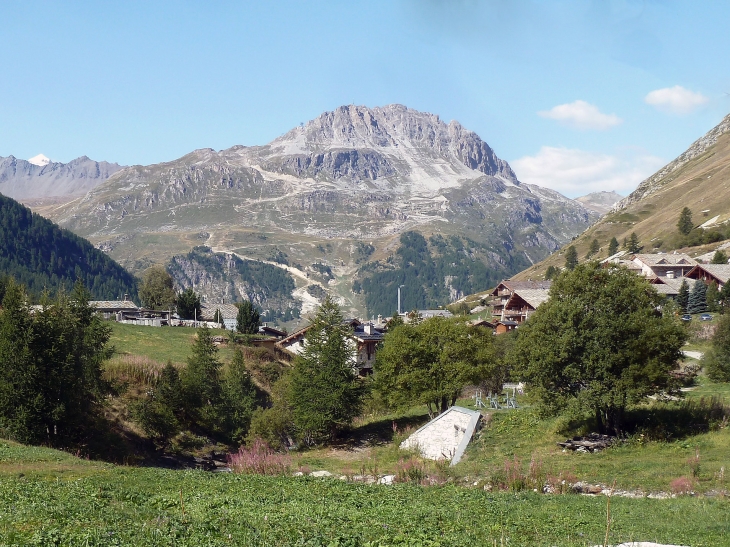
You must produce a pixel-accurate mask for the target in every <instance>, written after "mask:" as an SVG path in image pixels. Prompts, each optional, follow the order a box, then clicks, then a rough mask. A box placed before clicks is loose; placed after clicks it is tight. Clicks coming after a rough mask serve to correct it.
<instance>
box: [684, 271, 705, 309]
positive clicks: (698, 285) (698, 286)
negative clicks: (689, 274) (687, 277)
mask: <svg viewBox="0 0 730 547" xmlns="http://www.w3.org/2000/svg"><path fill="white" fill-rule="evenodd" d="M705 311H707V285H705V282H704V281H702V280H701V279H698V280H697V281H695V283H694V285H693V286H692V291H691V292H690V293H689V304H687V313H703V312H705Z"/></svg>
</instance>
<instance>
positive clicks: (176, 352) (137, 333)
mask: <svg viewBox="0 0 730 547" xmlns="http://www.w3.org/2000/svg"><path fill="white" fill-rule="evenodd" d="M109 324H110V325H111V327H112V338H111V341H110V343H111V344H112V345H113V346H114V348H115V349H116V351H117V354H118V356H124V355H141V356H144V357H147V358H149V359H152V360H153V361H156V362H158V363H161V364H162V365H164V364H165V363H167V361H172V363H173V364H179V365H182V364H185V362H186V361H187V359H188V357H189V356H190V354H191V353H190V348H191V346H192V344H193V342H194V341H195V329H194V328H192V327H143V326H137V325H123V324H121V323H115V322H110V323H109ZM212 332H213V335H214V336H216V335H223V336H225V334H226V331H224V330H215V329H214V330H213V331H212ZM218 355H219V358H220V359H221V360H222V361H224V362H227V361H230V358H231V357H232V355H233V350H231V349H229V348H228V347H226V346H223V347H221V348H220V351H219V354H218Z"/></svg>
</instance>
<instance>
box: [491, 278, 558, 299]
mask: <svg viewBox="0 0 730 547" xmlns="http://www.w3.org/2000/svg"><path fill="white" fill-rule="evenodd" d="M552 284H553V282H552V281H550V280H546V281H531V280H530V281H515V280H512V279H505V280H503V281H501V282H500V283H499V285H497V286H496V287H495V288H494V290H493V291H492V292H491V293H490V294H491V295H492V296H497V292H498V291H499V287H501V286H504V287H505V288H507V289H509V290H510V291H512V292H515V291H518V290H525V289H541V290H549V289H550V286H551V285H552Z"/></svg>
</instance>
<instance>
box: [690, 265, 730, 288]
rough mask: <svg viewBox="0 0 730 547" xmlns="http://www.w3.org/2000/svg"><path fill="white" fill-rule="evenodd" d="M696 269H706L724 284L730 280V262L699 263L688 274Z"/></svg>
mask: <svg viewBox="0 0 730 547" xmlns="http://www.w3.org/2000/svg"><path fill="white" fill-rule="evenodd" d="M695 269H702V270H704V271H706V272H707V273H708V274H710V275H711V276H712V277H714V278H715V279H717V280H718V281H720V283H722V284H723V285H724V284H725V283H727V282H728V280H730V264H697V266H695V267H694V268H692V270H690V272H688V273H687V275H689V274H690V273H692V272H693V271H694V270H695Z"/></svg>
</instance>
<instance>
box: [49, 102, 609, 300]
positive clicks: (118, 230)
mask: <svg viewBox="0 0 730 547" xmlns="http://www.w3.org/2000/svg"><path fill="white" fill-rule="evenodd" d="M49 214H50V215H51V217H52V218H53V219H54V220H55V221H57V222H58V223H59V224H61V225H62V226H64V227H66V228H69V229H71V230H72V231H74V232H76V233H78V234H80V235H83V236H85V237H88V238H90V239H92V240H93V241H94V242H95V243H96V244H98V245H100V246H103V247H104V248H108V249H110V253H111V254H112V256H113V257H114V258H116V259H118V260H119V261H120V262H121V263H122V264H124V265H125V266H128V267H130V268H132V269H137V270H138V269H139V267H141V265H146V264H144V263H143V262H140V263H139V264H140V266H139V267H138V266H137V264H138V263H137V262H136V261H135V260H136V259H135V254H136V253H139V252H140V249H143V252H145V253H147V255H148V256H154V259H155V260H159V261H160V262H166V261H168V260H169V259H171V258H172V255H173V254H179V253H180V249H184V248H186V246H187V245H191V243H192V245H196V244H199V243H205V244H206V245H209V246H210V247H212V248H215V249H216V250H220V251H226V250H227V251H236V252H237V253H240V254H241V256H245V257H248V258H261V259H264V260H267V259H268V257H269V256H271V254H272V253H275V252H276V251H277V249H285V252H286V253H287V255H288V256H289V257H290V258H291V261H292V264H296V263H301V264H311V263H312V262H313V260H315V259H316V260H320V259H321V260H325V261H326V262H327V263H328V264H329V265H330V266H332V267H333V268H334V269H335V270H337V271H336V272H335V274H336V275H335V279H333V280H332V281H331V282H330V283H329V284H328V287H327V288H328V289H329V288H330V287H331V288H332V290H334V291H335V292H336V293H337V294H338V295H352V300H351V301H349V302H346V303H345V304H346V305H349V306H351V307H350V308H349V309H350V310H353V312H355V311H357V309H358V306H359V307H360V308H359V309H360V311H363V310H362V307H361V306H362V298H360V297H358V296H357V293H355V292H354V291H353V290H351V288H352V279H353V275H354V274H355V272H356V271H357V270H359V269H362V268H364V267H365V265H363V264H362V263H361V262H356V257H355V255H353V254H352V253H350V252H349V251H346V249H350V248H353V249H354V248H356V247H357V245H356V243H363V242H365V243H367V244H368V245H371V246H372V247H373V252H372V253H371V254H372V256H373V258H372V259H368V260H380V259H385V260H387V257H388V255H392V254H393V253H394V252H395V251H396V246H397V241H398V238H399V236H400V235H401V234H403V233H406V232H409V231H418V232H422V233H425V234H429V235H430V234H440V235H443V236H444V237H449V236H458V237H465V238H468V239H469V240H471V241H474V242H476V243H478V244H479V245H478V246H479V247H480V248H484V249H486V250H487V251H485V252H484V254H483V255H482V258H480V259H479V260H480V261H481V262H483V264H482V268H483V267H484V266H487V268H489V269H490V270H491V271H493V272H497V271H498V272H499V275H503V274H504V275H505V276H509V275H512V274H514V273H516V272H517V271H519V269H521V268H522V267H524V266H525V265H526V264H529V263H532V262H534V261H537V260H541V259H542V258H544V257H545V256H547V255H548V254H549V253H550V252H552V251H553V250H555V249H557V248H559V247H560V246H561V245H562V244H564V243H566V242H568V241H570V240H571V238H573V237H574V236H575V235H577V234H578V233H580V232H582V231H583V230H585V229H586V228H587V227H588V226H590V225H591V224H592V223H593V221H594V220H596V219H597V217H598V215H597V214H595V213H593V212H592V211H588V210H587V209H585V208H584V207H583V206H582V205H581V204H580V203H578V202H576V201H574V200H571V199H568V198H566V197H564V196H562V195H560V194H559V193H557V192H554V191H552V190H548V189H545V188H540V187H537V186H534V185H530V184H523V183H521V182H520V181H519V180H518V179H517V177H516V176H515V173H514V172H513V171H512V169H511V168H510V166H509V164H508V163H507V162H506V161H504V160H502V159H500V158H499V157H498V156H497V155H496V154H495V152H494V150H492V148H491V147H490V146H489V145H488V144H487V143H486V142H484V141H483V140H482V139H481V138H480V137H479V136H478V135H477V134H476V133H474V132H473V131H469V130H468V129H466V128H464V127H463V126H462V125H461V124H460V123H458V122H456V121H451V122H449V123H445V122H444V121H442V120H441V119H440V118H439V117H438V116H436V115H434V114H430V113H427V112H419V111H416V110H412V109H409V108H406V107H405V106H402V105H388V106H384V107H378V108H367V107H363V106H353V105H350V106H342V107H340V108H337V109H335V110H333V111H331V112H325V113H323V114H322V115H320V116H318V117H317V118H315V119H313V120H311V121H310V122H308V123H306V124H302V125H300V126H299V127H296V128H294V129H292V130H291V131H289V132H287V133H286V134H284V135H282V136H281V137H279V138H277V139H275V140H273V141H272V142H270V143H269V144H266V145H263V146H252V147H246V146H234V147H231V148H228V149H226V150H221V151H215V150H211V149H207V148H204V149H200V150H195V151H193V152H191V153H189V154H187V155H185V156H183V157H181V158H179V159H177V160H174V161H170V162H166V163H160V164H156V165H148V166H133V167H128V168H125V169H122V170H121V171H119V172H117V173H115V174H114V175H112V176H111V177H110V178H109V179H108V180H106V182H104V183H103V184H100V185H98V186H96V187H95V188H93V189H92V190H90V191H89V192H88V193H87V194H86V195H85V196H84V197H83V199H81V200H79V201H78V202H75V203H72V204H69V205H68V206H66V207H58V208H53V209H52V210H51V208H49ZM196 233H197V234H203V233H204V234H206V238H204V239H203V240H202V241H195V242H193V241H192V237H193V236H192V234H196ZM161 234H162V235H161ZM127 236H131V237H127ZM170 241H172V242H173V244H174V245H169V244H168V243H167V242H170ZM330 242H331V245H328V243H330ZM192 245H191V246H192ZM173 246H175V249H176V250H175V251H171V250H170V249H171V248H172V247H173ZM325 247H331V249H332V250H331V251H327V252H326V253H325V252H324V251H319V250H317V249H320V248H322V249H324V248H325ZM312 253H315V256H312ZM487 256H490V257H493V260H490V259H488V258H486V257H487ZM475 260H477V259H475ZM452 262H453V263H456V262H457V261H456V260H455V261H452ZM487 262H489V264H487ZM384 264H386V266H387V262H385V263H384ZM386 266H383V267H386ZM206 268H207V266H206ZM464 269H465V271H464V272H462V273H461V274H460V275H462V277H468V276H469V275H470V274H469V272H467V271H466V270H469V267H465V268H464ZM480 271H481V270H480ZM188 273H189V274H190V276H195V275H197V274H195V273H194V272H193V271H190V272H188ZM454 275H456V272H452V273H447V274H444V276H454ZM494 275H497V274H496V273H495V274H494ZM190 276H188V275H187V274H186V275H185V276H181V277H180V280H179V285H180V286H181V287H184V286H190V285H191V284H192V285H195V286H196V287H201V286H204V287H206V288H205V290H206V292H209V293H210V294H211V295H220V296H221V297H222V296H223V295H224V293H225V294H228V295H229V296H230V295H231V294H233V293H235V294H239V293H240V294H241V296H242V292H241V291H239V290H238V289H237V288H235V290H234V289H231V288H230V284H228V283H223V282H222V281H220V280H218V281H215V280H213V279H209V280H207V279H206V278H204V277H201V280H200V281H199V282H196V281H191V280H189V279H188V278H189V277H190ZM480 279H481V280H482V282H483V283H487V282H488V281H487V280H486V278H485V277H484V276H481V278H480ZM186 280H187V281H186ZM184 283H188V285H185V284H184ZM220 283H223V284H222V285H220V286H219V284H220ZM201 284H202V285H201ZM456 285H457V282H456V281H455V280H454V279H451V281H448V280H447V279H446V277H442V278H441V279H439V286H447V287H456ZM486 288H488V287H484V289H486ZM231 291H233V292H231ZM243 292H245V290H244V291H243ZM254 292H255V291H254ZM304 292H306V291H304ZM452 293H453V295H456V293H458V291H456V290H455V291H452ZM254 296H255V295H254ZM345 298H347V296H345ZM444 303H446V302H444ZM261 305H262V306H263V305H264V304H263V302H262V303H261ZM266 305H267V306H269V305H268V304H266ZM287 305H288V304H287Z"/></svg>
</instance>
